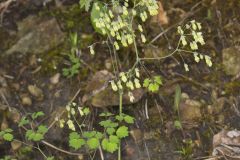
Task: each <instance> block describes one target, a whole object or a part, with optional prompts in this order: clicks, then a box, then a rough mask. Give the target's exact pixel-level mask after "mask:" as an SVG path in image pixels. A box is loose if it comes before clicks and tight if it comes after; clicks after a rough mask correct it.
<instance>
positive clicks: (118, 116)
mask: <svg viewBox="0 0 240 160" xmlns="http://www.w3.org/2000/svg"><path fill="white" fill-rule="evenodd" d="M115 118H116V120H118V121H119V122H122V121H123V119H124V117H123V115H122V114H121V115H116V117H115Z"/></svg>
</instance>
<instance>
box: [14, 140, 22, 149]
mask: <svg viewBox="0 0 240 160" xmlns="http://www.w3.org/2000/svg"><path fill="white" fill-rule="evenodd" d="M11 146H12V149H13V150H14V151H16V150H18V149H19V148H20V147H21V146H22V143H21V142H18V141H12V142H11Z"/></svg>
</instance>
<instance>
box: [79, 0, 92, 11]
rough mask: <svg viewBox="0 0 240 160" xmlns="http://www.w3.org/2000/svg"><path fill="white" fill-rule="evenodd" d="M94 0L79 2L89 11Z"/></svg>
mask: <svg viewBox="0 0 240 160" xmlns="http://www.w3.org/2000/svg"><path fill="white" fill-rule="evenodd" d="M92 1H93V0H80V1H79V4H80V8H85V11H89V8H90V5H91V2H92Z"/></svg>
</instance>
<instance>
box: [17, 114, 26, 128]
mask: <svg viewBox="0 0 240 160" xmlns="http://www.w3.org/2000/svg"><path fill="white" fill-rule="evenodd" d="M26 124H29V120H28V119H27V117H25V116H24V117H22V118H21V120H20V122H19V123H18V127H22V126H24V125H26Z"/></svg>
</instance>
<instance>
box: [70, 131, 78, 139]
mask: <svg viewBox="0 0 240 160" xmlns="http://www.w3.org/2000/svg"><path fill="white" fill-rule="evenodd" d="M78 138H80V135H79V134H78V133H77V132H72V133H70V135H69V139H78Z"/></svg>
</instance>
